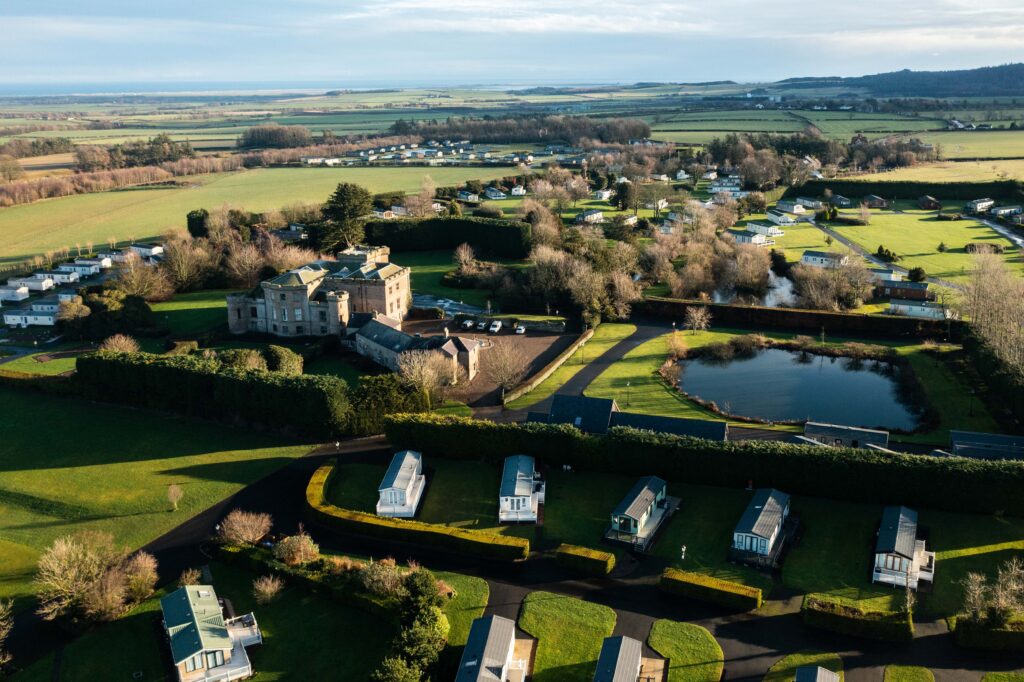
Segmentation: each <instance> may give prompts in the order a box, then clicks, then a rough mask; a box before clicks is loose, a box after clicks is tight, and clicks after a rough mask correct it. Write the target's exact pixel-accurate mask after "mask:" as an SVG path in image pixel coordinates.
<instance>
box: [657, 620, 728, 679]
mask: <svg viewBox="0 0 1024 682" xmlns="http://www.w3.org/2000/svg"><path fill="white" fill-rule="evenodd" d="M647 643H648V644H649V645H650V647H651V648H652V649H654V650H655V651H657V652H658V653H659V654H661V655H662V656H663V657H664V658H667V659H668V661H669V663H668V682H718V680H720V679H721V678H722V669H723V668H724V667H725V663H724V659H725V657H724V655H723V654H722V647H720V646H719V645H718V642H716V641H715V638H714V637H712V636H711V633H710V632H708V631H707V630H706V629H704V628H702V627H700V626H699V625H693V624H691V623H677V622H675V621H671V620H659V621H655V623H654V625H653V626H652V627H651V634H650V637H649V638H648V640H647Z"/></svg>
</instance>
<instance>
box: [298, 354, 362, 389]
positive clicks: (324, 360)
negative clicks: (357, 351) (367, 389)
mask: <svg viewBox="0 0 1024 682" xmlns="http://www.w3.org/2000/svg"><path fill="white" fill-rule="evenodd" d="M303 371H304V372H305V373H306V374H330V375H332V376H336V377H338V378H340V379H344V380H345V383H347V384H348V385H349V386H350V387H351V386H355V385H356V384H358V383H359V377H361V376H363V375H364V374H366V372H365V371H364V370H363V369H362V368H360V367H359V366H358V365H356V364H355V363H354V362H352V360H351V359H349V358H346V357H342V356H340V355H321V356H320V357H318V358H315V359H313V360H312V361H310V362H309V363H307V364H306V366H305V368H304V369H303Z"/></svg>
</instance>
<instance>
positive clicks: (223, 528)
mask: <svg viewBox="0 0 1024 682" xmlns="http://www.w3.org/2000/svg"><path fill="white" fill-rule="evenodd" d="M272 525H273V520H272V519H271V517H270V514H262V513H257V512H247V511H243V510H241V509H232V510H231V512H230V513H229V514H228V515H227V516H225V517H224V520H223V521H221V522H220V529H219V530H218V533H217V534H218V537H219V538H220V541H221V542H223V543H225V544H231V545H242V544H249V545H255V544H256V543H257V542H259V541H260V540H262V539H263V538H264V537H266V535H267V533H269V532H270V528H271V526H272Z"/></svg>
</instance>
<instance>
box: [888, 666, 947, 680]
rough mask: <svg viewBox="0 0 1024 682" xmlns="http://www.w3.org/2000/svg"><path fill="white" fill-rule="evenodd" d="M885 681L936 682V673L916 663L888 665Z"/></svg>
mask: <svg viewBox="0 0 1024 682" xmlns="http://www.w3.org/2000/svg"><path fill="white" fill-rule="evenodd" d="M884 682H935V675H933V674H932V671H931V670H929V669H928V668H921V667H918V666H915V665H887V666H886V667H885V679H884Z"/></svg>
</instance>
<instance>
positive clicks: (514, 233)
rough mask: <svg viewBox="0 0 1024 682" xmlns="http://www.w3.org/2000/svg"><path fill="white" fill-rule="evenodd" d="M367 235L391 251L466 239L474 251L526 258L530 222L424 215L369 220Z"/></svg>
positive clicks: (438, 246)
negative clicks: (419, 217)
mask: <svg viewBox="0 0 1024 682" xmlns="http://www.w3.org/2000/svg"><path fill="white" fill-rule="evenodd" d="M366 239H367V241H368V242H369V243H371V244H379V245H384V246H390V247H391V250H392V251H431V250H435V249H454V248H455V247H456V246H458V245H459V244H462V243H463V242H468V243H469V244H470V246H472V247H473V248H474V249H475V250H476V251H477V253H486V254H489V255H491V256H501V257H504V258H525V257H526V255H527V253H529V248H530V224H529V223H523V222H519V221H517V220H505V219H495V218H424V219H409V220H381V221H370V222H369V223H367V224H366Z"/></svg>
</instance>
